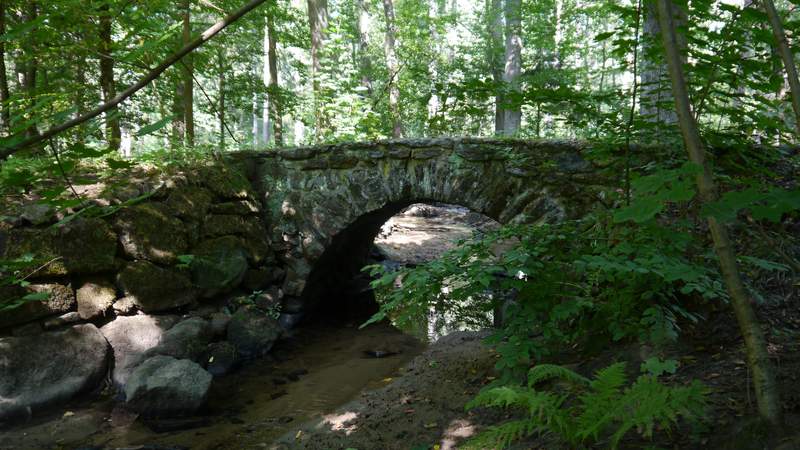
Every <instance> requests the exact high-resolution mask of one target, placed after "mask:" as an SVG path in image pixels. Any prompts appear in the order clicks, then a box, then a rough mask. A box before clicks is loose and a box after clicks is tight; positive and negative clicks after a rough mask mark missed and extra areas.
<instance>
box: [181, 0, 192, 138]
mask: <svg viewBox="0 0 800 450" xmlns="http://www.w3.org/2000/svg"><path fill="white" fill-rule="evenodd" d="M182 10H183V30H182V31H183V32H182V38H183V45H184V46H185V45H188V44H189V43H190V42H191V41H192V2H191V0H183V5H182ZM181 68H182V69H183V70H182V73H183V114H184V126H185V129H184V144H185V145H186V146H187V147H190V148H191V147H194V58H193V57H192V55H191V54H189V55H186V56H185V57H184V58H183V64H181Z"/></svg>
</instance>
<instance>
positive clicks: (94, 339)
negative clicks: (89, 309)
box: [0, 324, 109, 421]
mask: <svg viewBox="0 0 800 450" xmlns="http://www.w3.org/2000/svg"><path fill="white" fill-rule="evenodd" d="M108 353H109V352H108V343H107V342H106V340H105V338H103V335H102V334H101V333H100V331H98V329H97V327H95V326H94V325H91V324H83V325H76V326H74V327H72V328H69V329H67V330H64V331H58V332H49V333H42V334H40V335H37V336H26V337H19V338H17V337H9V338H0V421H5V420H7V419H13V418H15V417H29V416H30V415H31V414H32V413H35V412H37V411H39V410H41V409H42V408H44V407H46V406H50V405H55V404H58V403H61V402H65V401H67V400H69V399H71V398H72V397H73V396H75V395H76V394H78V393H80V392H83V391H86V390H89V389H92V388H94V387H95V386H97V384H98V383H99V382H100V381H102V379H103V376H104V375H105V373H106V369H107V367H108Z"/></svg>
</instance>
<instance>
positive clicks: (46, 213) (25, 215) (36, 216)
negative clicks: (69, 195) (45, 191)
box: [19, 203, 56, 225]
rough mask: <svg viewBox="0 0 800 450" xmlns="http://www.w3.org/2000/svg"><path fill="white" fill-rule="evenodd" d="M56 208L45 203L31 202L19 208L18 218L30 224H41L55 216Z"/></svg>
mask: <svg viewBox="0 0 800 450" xmlns="http://www.w3.org/2000/svg"><path fill="white" fill-rule="evenodd" d="M55 213H56V210H55V208H53V206H52V205H48V204H46V203H31V204H28V205H25V206H23V207H22V208H21V210H20V215H19V216H20V218H21V219H22V220H24V221H26V222H28V223H30V224H31V225H43V224H46V223H48V222H51V221H52V220H53V219H54V218H55Z"/></svg>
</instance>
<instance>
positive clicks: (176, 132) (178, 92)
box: [171, 71, 186, 150]
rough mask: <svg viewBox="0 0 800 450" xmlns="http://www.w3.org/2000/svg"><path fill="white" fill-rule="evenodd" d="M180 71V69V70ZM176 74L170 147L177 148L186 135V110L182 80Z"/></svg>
mask: <svg viewBox="0 0 800 450" xmlns="http://www.w3.org/2000/svg"><path fill="white" fill-rule="evenodd" d="M181 72H182V71H181ZM181 78H182V77H181V76H180V75H179V76H176V77H175V79H174V82H175V86H174V88H175V91H174V95H173V96H172V142H171V147H172V149H173V150H177V149H179V148H180V147H182V146H183V144H184V142H185V141H184V138H185V137H186V112H185V111H184V110H183V96H184V93H183V80H182V79H181Z"/></svg>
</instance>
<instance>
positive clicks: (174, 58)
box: [0, 0, 266, 159]
mask: <svg viewBox="0 0 800 450" xmlns="http://www.w3.org/2000/svg"><path fill="white" fill-rule="evenodd" d="M265 1H266V0H250V2H248V3H246V4H245V5H243V6H242V7H241V8H239V9H238V10H236V11H234V12H233V13H231V14H229V15H228V16H226V17H225V18H224V19H222V20H220V21H219V22H217V23H215V24H214V25H212V26H211V27H209V28H208V29H206V30H205V31H204V32H203V33H202V34H200V35H199V36H197V37H196V38H194V39H192V42H190V43H189V44H188V45H186V46H185V47H183V48H182V49H180V50H179V51H177V52H176V53H173V54H172V55H170V56H169V57H168V58H167V59H165V60H164V61H162V62H161V63H160V64H159V65H158V66H156V67H155V68H153V69H152V70H150V71H149V72H148V73H147V74H146V75H145V76H144V77H142V79H140V80H139V81H137V82H136V83H135V84H134V85H132V86H130V87H128V88H127V89H125V90H124V91H123V92H122V93H120V94H118V95H117V96H116V97H114V98H113V99H111V101H109V102H106V103H104V104H102V105H100V106H98V107H97V108H95V109H93V110H91V111H89V112H87V113H86V114H83V115H81V116H80V117H76V118H74V119H71V120H68V121H66V122H64V123H62V124H60V125H56V126H54V127H52V128H50V129H48V130H47V131H45V132H44V133H41V134H40V135H37V136H35V137H33V138H29V139H25V140H24V141H22V142H20V143H19V144H16V145H12V146H8V147H2V148H0V159H5V158H8V157H9V156H10V155H13V154H14V153H16V152H18V151H20V150H21V149H23V148H27V147H30V146H32V145H36V144H38V143H40V142H42V141H45V140H47V139H49V138H51V137H53V136H55V135H57V134H59V133H61V132H63V131H65V130H69V129H71V128H73V127H76V126H78V125H80V124H82V123H84V122H87V121H89V120H91V119H94V118H95V117H97V116H99V115H100V114H103V113H104V112H106V111H108V110H110V109H112V108H114V107H115V106H117V105H119V104H120V103H122V102H123V101H125V100H126V99H128V98H129V97H130V96H132V95H133V94H135V93H137V92H139V91H140V90H142V88H144V87H145V86H147V85H148V84H150V83H151V82H152V81H153V80H155V79H156V78H158V77H159V76H160V75H161V74H162V73H164V71H166V70H167V69H169V68H170V67H172V66H173V65H174V64H175V63H177V62H178V61H180V60H181V58H183V57H184V56H186V55H188V54H189V53H191V52H192V51H193V50H195V49H196V48H198V47H200V46H201V45H203V44H205V43H206V42H208V41H209V40H210V39H212V38H213V37H214V36H216V35H217V34H219V32H220V31H222V30H224V29H225V28H227V27H228V26H229V25H230V24H232V23H234V22H236V21H237V20H239V19H240V18H242V16H244V15H245V14H247V13H249V12H250V11H252V10H254V9H255V8H257V7H259V6H261V5H262V4H263V3H264V2H265Z"/></svg>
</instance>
